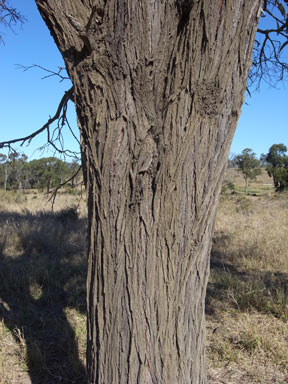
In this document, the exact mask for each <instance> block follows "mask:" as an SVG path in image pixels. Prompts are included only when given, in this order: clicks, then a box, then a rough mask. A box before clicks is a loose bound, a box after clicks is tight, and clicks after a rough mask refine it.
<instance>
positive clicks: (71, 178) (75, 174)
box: [47, 165, 83, 211]
mask: <svg viewBox="0 0 288 384" xmlns="http://www.w3.org/2000/svg"><path fill="white" fill-rule="evenodd" d="M81 169H82V165H80V166H79V168H78V169H77V171H76V172H75V173H74V174H73V175H72V176H71V177H70V178H69V179H67V180H65V181H64V182H63V183H61V184H59V185H57V187H56V188H55V189H54V191H53V192H51V196H50V197H49V199H48V201H47V203H49V201H51V202H52V211H53V207H54V203H55V199H56V196H57V193H58V191H59V189H61V188H63V187H64V186H65V185H67V184H68V183H69V182H70V181H72V180H73V179H74V178H75V177H76V176H78V174H79V172H80V171H81ZM80 184H83V181H81V183H79V184H78V185H80Z"/></svg>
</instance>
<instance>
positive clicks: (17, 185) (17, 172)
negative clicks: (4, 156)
mask: <svg viewBox="0 0 288 384" xmlns="http://www.w3.org/2000/svg"><path fill="white" fill-rule="evenodd" d="M27 159H28V157H27V156H26V155H25V154H24V153H22V154H20V153H19V152H12V153H10V154H9V156H8V163H7V164H6V180H7V184H8V186H9V189H18V190H19V191H21V190H22V189H23V186H24V184H25V182H26V169H27V168H26V164H27Z"/></svg>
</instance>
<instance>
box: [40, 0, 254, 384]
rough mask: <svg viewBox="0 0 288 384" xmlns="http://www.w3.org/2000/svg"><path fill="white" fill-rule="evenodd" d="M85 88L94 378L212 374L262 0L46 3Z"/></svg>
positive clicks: (187, 378) (81, 111)
mask: <svg viewBox="0 0 288 384" xmlns="http://www.w3.org/2000/svg"><path fill="white" fill-rule="evenodd" d="M36 3H37V5H38V7H39V10H40V12H41V14H42V16H43V18H44V20H45V21H46V23H47V25H48V27H49V29H50V31H51V33H52V35H53V37H54V39H55V42H56V44H57V46H58V48H59V49H60V51H61V53H62V55H63V57H64V60H65V63H66V66H67V70H68V72H69V75H70V77H71V80H72V82H73V84H74V87H75V103H76V110H77V116H78V120H79V124H80V130H81V138H82V140H81V141H82V157H83V163H84V170H85V179H86V184H87V190H88V197H89V199H88V212H89V256H88V263H89V267H88V279H87V291H88V297H87V303H88V305H87V307H88V347H87V368H88V376H89V382H90V383H103V384H108V383H109V384H114V383H115V384H116V383H131V384H135V383H140V384H144V383H149V384H150V383H153V384H161V383H162V384H169V383H171V384H176V383H183V384H184V383H185V384H186V383H193V384H198V383H201V384H202V383H205V382H206V376H205V353H204V338H205V318H204V302H205V291H206V285H207V280H208V275H209V253H210V247H211V236H212V230H213V223H214V217H215V212H216V207H217V200H218V196H219V192H220V187H221V181H222V178H223V174H224V171H225V167H226V163H227V158H228V153H229V148H230V144H231V140H232V137H233V133H234V130H235V128H236V124H237V120H238V117H239V114H240V109H241V105H242V103H243V98H244V92H245V87H246V82H247V76H248V71H249V67H250V64H251V54H252V48H253V42H254V37H255V31H256V26H257V21H258V13H259V7H260V4H261V1H260V0H245V1H244V0H226V1H222V0H220V1H213V2H212V1H208V0H198V1H192V0H190V1H189V0H187V1H185V0H179V1H176V0H166V1H163V0H162V1H161V0H157V1H156V0H146V1H142V0H133V1H131V0H110V1H104V0H103V1H102V0H96V1H94V2H93V1H89V0H82V1H80V0H78V1H76V0H73V1H72V0H67V1H59V0H57V1H56V0H46V1H43V0H36Z"/></svg>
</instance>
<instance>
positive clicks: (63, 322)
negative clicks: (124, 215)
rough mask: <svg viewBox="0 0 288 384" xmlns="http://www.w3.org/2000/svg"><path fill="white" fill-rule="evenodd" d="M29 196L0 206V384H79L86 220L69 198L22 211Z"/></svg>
mask: <svg viewBox="0 0 288 384" xmlns="http://www.w3.org/2000/svg"><path fill="white" fill-rule="evenodd" d="M34 196H35V195H34V194H32V195H30V196H29V195H18V194H15V195H14V194H11V193H7V194H6V196H4V198H3V195H2V200H1V213H0V239H1V241H0V320H1V322H0V345H1V347H0V383H1V384H4V383H10V384H16V383H17V384H18V383H20V384H26V383H27V384H28V383H29V384H30V383H33V384H38V383H39V384H46V383H47V384H48V383H49V384H50V383H53V384H54V383H79V384H81V383H83V384H84V383H86V377H85V363H84V360H85V343H86V337H85V327H86V313H85V310H86V304H85V303H86V294H85V286H86V282H85V280H86V249H85V248H86V241H85V239H86V237H85V234H86V219H85V218H84V217H83V213H84V212H79V207H78V210H77V208H76V207H75V203H77V201H75V198H74V200H70V208H68V207H69V205H68V204H69V202H68V199H69V197H70V196H69V195H67V196H60V197H59V200H58V201H56V206H55V209H56V210H55V212H51V209H50V210H49V209H48V207H47V206H46V207H45V210H41V211H39V210H38V211H37V208H36V207H35V205H33V207H30V209H29V210H28V208H29V204H31V202H33V203H34V201H36V200H39V201H40V200H42V199H43V196H41V195H37V199H34V198H33V197H34ZM31 197H32V198H31ZM13 199H14V200H13ZM59 201H60V203H61V204H63V206H64V207H65V208H64V209H62V210H61V209H60V207H61V206H60V203H59ZM83 204H84V203H83Z"/></svg>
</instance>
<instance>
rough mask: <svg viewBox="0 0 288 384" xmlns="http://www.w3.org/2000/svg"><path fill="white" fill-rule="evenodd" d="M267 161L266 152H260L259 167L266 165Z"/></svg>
mask: <svg viewBox="0 0 288 384" xmlns="http://www.w3.org/2000/svg"><path fill="white" fill-rule="evenodd" d="M267 165H268V162H267V154H265V153H261V155H260V167H267Z"/></svg>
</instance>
